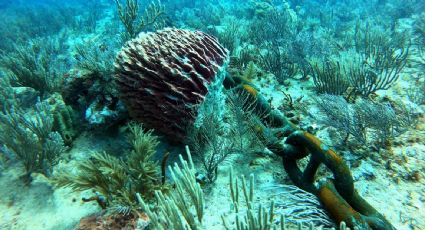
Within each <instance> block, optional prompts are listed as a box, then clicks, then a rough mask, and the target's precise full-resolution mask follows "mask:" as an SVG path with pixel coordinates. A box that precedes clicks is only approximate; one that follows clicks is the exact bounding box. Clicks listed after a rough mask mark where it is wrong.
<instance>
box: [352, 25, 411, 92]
mask: <svg viewBox="0 0 425 230" xmlns="http://www.w3.org/2000/svg"><path fill="white" fill-rule="evenodd" d="M354 38H355V39H354V41H355V44H354V46H355V49H356V51H357V52H358V53H359V54H361V55H362V59H361V60H360V61H358V63H359V65H356V66H352V67H351V68H350V69H349V71H348V74H349V79H350V82H351V84H352V85H353V86H354V87H355V89H356V90H357V92H358V93H359V94H361V95H363V96H365V97H368V96H369V95H370V94H372V93H374V92H376V91H377V90H385V89H389V88H390V87H391V86H392V85H393V84H394V83H395V82H396V81H397V80H398V77H399V75H400V72H401V71H402V69H403V68H404V66H405V65H406V63H407V57H408V54H409V45H406V44H405V38H404V37H403V36H401V35H399V34H396V33H390V32H386V31H382V30H380V29H379V28H374V27H372V28H370V27H369V25H368V24H367V25H366V26H362V25H359V24H358V25H357V26H356V29H355V35H354Z"/></svg>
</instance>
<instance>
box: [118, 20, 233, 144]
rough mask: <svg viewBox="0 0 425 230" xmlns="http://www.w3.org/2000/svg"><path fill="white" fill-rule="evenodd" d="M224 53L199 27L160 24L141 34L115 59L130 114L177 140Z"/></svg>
mask: <svg viewBox="0 0 425 230" xmlns="http://www.w3.org/2000/svg"><path fill="white" fill-rule="evenodd" d="M227 57H228V52H227V50H226V49H225V48H223V47H222V46H221V45H220V44H219V43H218V41H217V40H216V39H215V38H214V37H212V36H210V35H208V34H205V33H203V32H199V31H189V30H181V29H171V28H167V29H163V30H160V31H157V32H154V33H152V32H148V33H141V34H140V35H139V36H138V37H137V38H135V39H133V40H130V41H129V42H127V43H126V44H125V46H124V47H123V48H122V49H121V51H120V52H119V53H118V55H117V59H116V61H115V72H116V76H115V79H116V82H117V84H118V87H119V91H120V96H121V98H122V100H123V101H124V102H125V103H126V105H127V108H128V110H129V112H130V115H131V116H132V117H133V118H135V119H136V120H139V121H141V122H143V123H144V124H145V125H147V126H149V127H150V128H154V129H156V130H158V131H160V132H162V133H164V134H165V135H166V136H168V137H170V138H172V139H174V140H177V141H182V140H183V138H184V136H185V129H186V126H187V125H188V124H190V123H191V122H193V120H194V117H193V116H194V115H195V114H196V111H194V110H193V108H196V105H198V104H199V103H200V102H202V101H203V99H204V97H205V95H206V94H207V93H208V85H209V84H210V83H212V82H213V81H214V79H215V78H216V76H217V74H218V72H219V71H220V69H221V67H222V66H223V65H224V64H225V62H226V60H227Z"/></svg>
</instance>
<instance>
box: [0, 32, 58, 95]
mask: <svg viewBox="0 0 425 230" xmlns="http://www.w3.org/2000/svg"><path fill="white" fill-rule="evenodd" d="M57 42H60V41H57V40H53V39H49V40H48V41H47V42H46V41H44V40H41V39H33V40H31V41H30V42H29V44H28V45H16V44H15V47H14V48H15V50H14V52H11V53H7V54H6V53H2V54H1V55H0V59H1V61H2V65H1V66H0V68H2V69H3V71H5V73H6V74H7V77H9V78H10V80H11V83H12V85H14V86H25V87H31V88H33V89H35V90H37V91H39V92H40V93H41V95H42V96H44V95H45V94H46V93H52V92H55V91H57V90H58V88H59V84H60V81H61V79H62V78H61V77H62V75H63V73H62V72H61V71H62V69H61V66H59V65H58V61H57V60H56V53H57V52H59V50H58V47H57V46H56V45H57Z"/></svg>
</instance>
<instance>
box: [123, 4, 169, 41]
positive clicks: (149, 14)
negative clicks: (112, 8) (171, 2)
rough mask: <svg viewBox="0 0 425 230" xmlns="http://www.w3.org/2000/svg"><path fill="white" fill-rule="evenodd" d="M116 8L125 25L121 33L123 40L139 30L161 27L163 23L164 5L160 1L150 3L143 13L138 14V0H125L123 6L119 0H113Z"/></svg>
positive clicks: (133, 35) (134, 34) (131, 36)
mask: <svg viewBox="0 0 425 230" xmlns="http://www.w3.org/2000/svg"><path fill="white" fill-rule="evenodd" d="M115 3H116V5H117V9H118V15H119V17H120V20H121V22H122V23H123V25H124V27H125V32H124V33H123V38H124V40H125V41H126V40H129V39H132V38H134V37H136V35H138V34H139V33H140V32H142V31H144V30H147V29H149V28H150V27H153V28H155V29H161V28H162V27H163V24H164V19H163V16H164V13H165V9H164V6H163V5H161V2H160V1H158V2H156V3H155V2H152V3H150V4H149V5H148V6H147V7H146V9H145V12H144V14H143V15H141V16H140V15H139V7H140V6H139V2H138V0H126V3H125V6H123V5H122V4H121V2H120V0H115Z"/></svg>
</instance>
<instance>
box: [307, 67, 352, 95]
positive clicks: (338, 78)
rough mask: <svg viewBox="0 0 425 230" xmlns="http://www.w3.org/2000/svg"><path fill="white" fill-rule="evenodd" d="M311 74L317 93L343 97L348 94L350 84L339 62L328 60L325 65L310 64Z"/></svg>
mask: <svg viewBox="0 0 425 230" xmlns="http://www.w3.org/2000/svg"><path fill="white" fill-rule="evenodd" d="M310 65H311V69H312V71H311V73H312V76H313V81H314V85H315V88H316V90H317V92H319V93H326V94H333V95H343V94H344V93H346V91H347V89H348V87H349V82H348V79H347V77H346V75H345V73H344V69H343V66H341V64H340V63H339V62H333V61H332V60H328V61H326V62H324V63H318V62H314V63H310Z"/></svg>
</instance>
